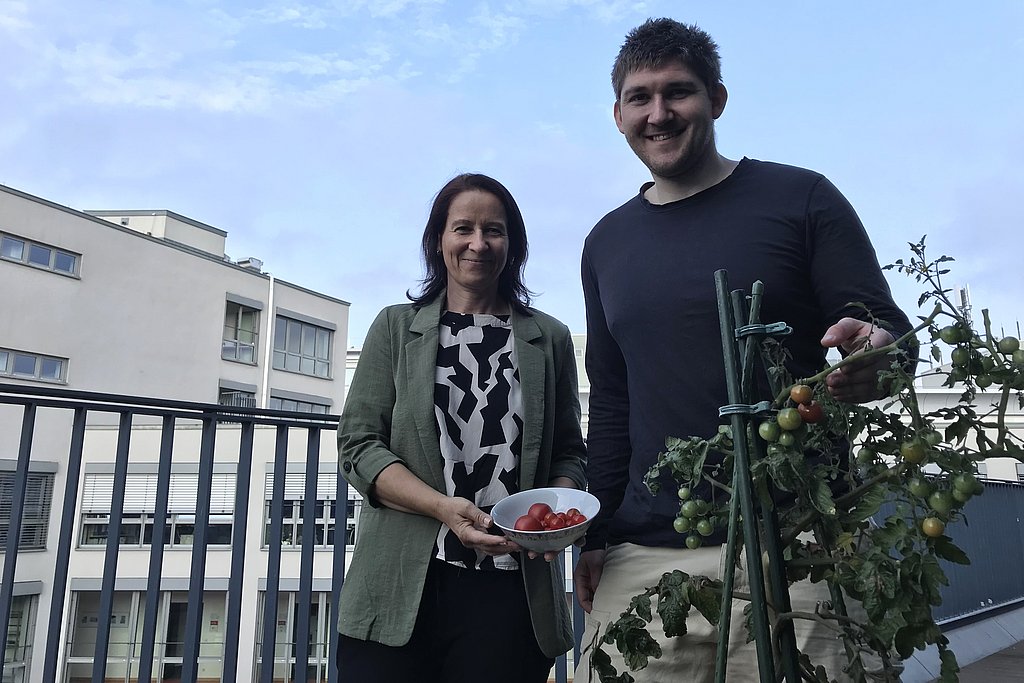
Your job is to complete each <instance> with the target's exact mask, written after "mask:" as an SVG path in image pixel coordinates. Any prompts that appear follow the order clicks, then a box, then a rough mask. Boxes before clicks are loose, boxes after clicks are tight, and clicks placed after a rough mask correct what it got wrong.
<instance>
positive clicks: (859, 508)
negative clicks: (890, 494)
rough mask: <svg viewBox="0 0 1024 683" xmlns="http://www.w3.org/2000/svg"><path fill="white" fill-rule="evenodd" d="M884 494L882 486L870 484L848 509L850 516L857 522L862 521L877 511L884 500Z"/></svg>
mask: <svg viewBox="0 0 1024 683" xmlns="http://www.w3.org/2000/svg"><path fill="white" fill-rule="evenodd" d="M885 495H886V494H885V487H884V486H881V485H876V486H872V487H871V488H869V489H868V490H867V491H865V492H864V493H863V495H861V497H860V498H858V499H857V503H856V505H854V507H853V509H852V510H850V516H851V517H853V519H855V520H856V521H858V522H863V521H864V520H866V519H867V518H868V517H871V516H873V515H874V514H875V513H876V512H878V510H879V508H881V507H882V504H883V503H884V502H885Z"/></svg>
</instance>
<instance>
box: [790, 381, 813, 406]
mask: <svg viewBox="0 0 1024 683" xmlns="http://www.w3.org/2000/svg"><path fill="white" fill-rule="evenodd" d="M813 396H814V389H812V388H811V387H809V386H807V385H806V384H794V385H793V388H792V389H790V390H789V400H791V401H792V402H793V403H796V404H797V405H799V404H801V403H810V402H811V398H812V397H813Z"/></svg>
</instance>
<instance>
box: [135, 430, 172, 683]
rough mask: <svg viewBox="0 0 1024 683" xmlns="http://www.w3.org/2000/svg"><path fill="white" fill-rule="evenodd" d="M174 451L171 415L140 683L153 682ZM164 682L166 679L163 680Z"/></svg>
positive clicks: (160, 471)
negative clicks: (165, 527) (157, 619)
mask: <svg viewBox="0 0 1024 683" xmlns="http://www.w3.org/2000/svg"><path fill="white" fill-rule="evenodd" d="M173 449H174V418H173V417H172V416H170V415H167V416H165V417H164V419H163V423H162V425H161V429H160V462H159V464H158V465H157V479H156V481H157V486H156V505H155V507H156V510H154V511H153V543H152V545H151V546H150V549H149V579H148V580H147V582H146V585H147V586H148V587H149V590H148V591H146V613H145V616H144V617H143V623H142V652H141V653H140V654H139V683H150V681H152V680H153V655H154V654H155V649H156V618H157V611H158V610H159V606H160V593H161V591H160V578H161V575H162V572H161V569H162V567H163V559H164V542H165V541H166V539H165V538H164V536H165V534H166V530H165V529H164V526H165V525H166V523H167V499H168V497H169V489H170V483H171V454H172V452H173ZM161 678H162V677H161Z"/></svg>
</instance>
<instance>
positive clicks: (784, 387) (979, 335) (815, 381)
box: [591, 238, 1024, 683]
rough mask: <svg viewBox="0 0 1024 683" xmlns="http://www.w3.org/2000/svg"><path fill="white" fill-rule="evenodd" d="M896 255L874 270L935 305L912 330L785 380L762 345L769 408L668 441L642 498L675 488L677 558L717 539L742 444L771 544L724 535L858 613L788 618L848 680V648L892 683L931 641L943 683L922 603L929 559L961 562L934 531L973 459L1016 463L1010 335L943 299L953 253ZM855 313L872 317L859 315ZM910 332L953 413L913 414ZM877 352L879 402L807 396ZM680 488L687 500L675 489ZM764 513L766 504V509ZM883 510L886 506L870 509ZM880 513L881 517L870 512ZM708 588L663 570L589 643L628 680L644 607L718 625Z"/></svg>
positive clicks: (949, 673) (955, 510)
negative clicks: (826, 636) (666, 486)
mask: <svg viewBox="0 0 1024 683" xmlns="http://www.w3.org/2000/svg"><path fill="white" fill-rule="evenodd" d="M910 246H911V251H912V257H911V258H909V259H907V260H906V261H904V260H902V259H901V260H898V261H896V262H895V263H894V264H892V265H891V266H889V267H888V269H894V270H896V271H898V272H901V273H905V274H907V275H909V276H910V277H913V278H915V279H916V280H917V281H918V282H922V283H924V285H925V286H926V287H927V290H926V291H925V292H924V294H923V295H922V296H921V298H920V300H919V301H920V304H921V305H924V304H925V303H931V304H932V305H933V308H932V311H931V313H930V314H929V315H927V316H922V317H921V318H920V321H921V322H920V324H919V325H917V326H916V328H915V329H914V330H913V331H912V332H911V333H909V334H908V335H904V337H902V338H901V339H898V340H895V341H894V342H893V343H892V344H889V345H887V346H884V347H879V348H867V347H865V348H864V349H862V350H861V351H859V352H857V353H854V354H851V355H850V356H848V357H846V358H844V359H843V360H841V361H838V362H837V363H835V364H834V365H832V366H831V367H828V368H825V369H824V370H822V371H821V372H819V373H817V374H815V375H813V376H810V377H802V378H796V379H795V380H794V379H793V378H791V377H789V376H788V372H787V366H786V361H787V354H786V352H785V348H784V344H783V343H780V342H775V341H774V340H770V339H769V340H766V341H764V342H762V343H761V349H760V350H761V355H762V358H763V359H764V361H765V365H766V366H768V367H767V369H768V376H769V381H770V382H771V383H772V385H773V386H772V391H773V392H774V401H772V402H771V410H769V411H767V412H764V413H761V414H759V415H756V416H755V417H754V418H752V419H753V420H754V421H755V422H756V423H757V426H756V429H755V428H750V429H749V430H748V432H747V433H745V434H733V432H732V428H731V427H729V426H724V425H723V426H722V427H720V428H719V430H718V432H717V433H716V434H714V435H712V436H710V437H699V436H689V437H685V438H679V437H674V436H670V437H668V438H667V439H666V449H665V451H664V452H663V453H661V454H660V456H659V458H658V461H657V462H656V463H655V465H654V466H653V467H652V468H651V469H650V471H649V472H648V474H647V476H646V477H645V483H646V485H647V487H648V488H649V489H650V490H651V492H652V493H654V494H657V493H658V491H659V488H660V486H661V485H662V482H663V481H664V476H663V475H664V474H665V473H666V472H667V473H668V474H670V475H671V477H672V478H673V479H674V480H675V481H676V482H677V483H678V486H679V487H680V488H679V491H680V508H679V514H678V516H677V517H676V518H675V519H674V521H673V522H672V524H673V527H674V528H675V530H676V531H677V532H679V533H680V534H686V537H685V539H684V541H683V542H684V544H685V546H686V547H687V548H697V547H700V545H701V543H702V535H705V536H707V535H710V534H713V533H714V531H715V530H716V529H724V528H725V527H726V526H727V524H726V522H727V521H728V520H729V519H730V515H733V514H735V513H734V512H732V511H730V508H729V507H728V506H729V500H730V498H731V494H732V493H733V489H732V488H731V487H732V486H734V485H735V482H734V481H733V476H732V474H733V471H734V463H735V462H737V461H738V458H737V455H736V453H737V450H736V448H737V443H744V444H745V445H746V447H747V451H748V452H750V453H753V454H755V456H756V457H752V458H751V460H750V463H749V468H748V469H749V472H750V476H751V478H752V484H751V490H752V492H753V495H754V496H755V497H758V498H760V499H761V502H762V504H765V505H767V504H766V503H765V502H764V500H763V497H764V496H765V495H768V494H766V491H767V490H768V489H769V486H768V485H769V484H770V485H771V487H774V489H775V490H776V491H777V492H779V494H780V499H781V500H782V501H783V502H782V503H781V504H778V505H777V506H776V507H775V509H776V511H777V514H778V530H777V532H776V535H775V536H772V537H768V535H767V531H766V527H765V526H764V525H761V524H759V521H758V520H753V521H751V520H748V519H746V518H744V519H742V520H738V523H737V527H740V526H742V525H743V524H748V523H753V524H755V525H757V530H758V533H759V535H760V536H761V541H762V547H766V546H765V545H764V544H765V543H769V544H777V546H776V547H779V548H781V549H782V551H783V555H782V557H783V558H784V560H783V562H784V564H785V567H784V571H785V574H784V575H785V576H786V577H788V578H789V580H791V581H795V580H805V579H808V578H809V579H811V580H815V581H827V582H828V584H829V586H830V587H831V588H833V589H834V590H835V591H837V592H838V593H839V594H841V595H843V596H845V597H846V598H848V599H850V600H854V601H857V602H859V603H860V604H861V606H862V607H863V610H864V612H865V614H866V616H864V617H862V618H860V617H858V618H853V617H851V616H848V615H845V614H842V613H839V612H836V611H833V610H834V608H822V609H819V611H818V612H817V613H815V614H814V615H810V616H809V617H808V616H807V615H803V616H800V615H790V616H789V618H792V619H796V618H814V619H816V620H818V621H822V622H826V623H829V624H830V625H831V627H832V628H833V629H834V630H835V631H836V633H837V637H838V638H839V640H841V641H842V645H843V647H844V648H845V650H846V652H847V654H848V656H849V663H848V665H846V666H844V669H845V670H846V672H845V675H848V676H850V677H851V678H854V679H855V680H859V679H865V678H867V677H868V676H867V672H866V670H865V664H864V661H863V660H862V658H861V653H862V652H871V653H873V654H874V655H876V656H877V658H878V660H879V661H880V662H881V667H882V668H881V670H880V671H878V672H873V673H872V678H875V677H876V676H875V674H877V676H878V678H879V680H886V681H896V680H899V670H900V669H899V665H898V661H899V659H901V658H902V659H906V658H908V657H909V656H911V654H913V652H914V650H918V649H920V650H923V649H925V648H926V647H928V646H929V645H934V646H935V647H936V648H937V649H938V655H939V662H940V667H939V679H940V680H941V681H942V682H943V683H950V682H952V681H956V680H957V672H958V671H959V668H958V666H957V663H956V657H955V655H954V654H953V653H952V651H951V650H950V649H949V647H948V645H949V641H948V640H947V639H946V638H945V636H943V635H942V632H941V629H939V627H938V625H937V624H936V623H935V621H934V620H933V618H932V606H933V605H936V604H938V602H939V601H940V600H941V595H940V592H939V591H940V588H941V587H942V586H943V585H945V584H946V583H947V581H948V580H947V578H946V576H945V573H944V571H943V569H942V565H941V564H940V560H941V561H943V562H953V563H961V564H964V563H967V562H968V561H969V560H968V558H967V556H966V555H965V554H964V552H963V551H962V550H960V549H959V548H957V547H956V545H955V544H954V543H953V541H952V539H950V538H949V537H948V536H945V531H946V528H947V527H948V526H949V525H950V524H953V523H956V522H957V521H958V520H960V519H961V517H962V516H963V515H964V510H965V508H967V507H968V506H969V505H970V503H971V498H972V497H973V496H976V495H978V494H980V493H981V492H982V489H983V486H982V484H981V482H979V481H978V478H977V471H976V463H977V461H979V460H984V459H985V458H986V457H990V456H993V455H998V456H1000V457H1012V458H1016V459H1018V460H1020V461H1022V462H1024V440H1022V439H1021V437H1020V436H1018V435H1015V434H1014V433H1013V432H1012V431H1011V430H1010V429H1009V427H1008V426H1007V420H1006V414H1007V408H1006V406H1007V405H1008V403H1009V401H1010V399H1011V398H1012V397H1014V396H1016V400H1017V401H1018V404H1019V405H1021V406H1022V407H1024V348H1021V346H1020V341H1019V340H1017V339H1016V338H1013V337H1007V336H1003V337H1001V338H1000V337H996V336H995V335H993V333H992V325H991V322H990V320H989V317H988V311H986V310H984V309H982V310H981V313H982V321H981V323H980V325H977V326H976V325H975V324H974V322H973V321H972V320H971V319H970V318H969V317H967V315H966V314H965V312H964V310H962V309H961V308H960V307H959V306H958V305H957V304H956V302H954V301H952V300H950V298H949V293H950V291H951V290H950V289H949V288H948V287H947V286H945V285H944V283H943V281H942V277H943V275H945V274H946V273H947V272H948V265H947V264H948V262H949V261H951V260H952V259H950V258H949V257H946V256H941V257H939V258H937V259H929V258H927V257H926V254H925V245H924V239H923V238H922V239H921V241H920V242H918V243H915V244H911V245H910ZM865 315H866V316H867V318H866V319H868V320H874V319H873V318H871V317H870V311H866V312H865ZM918 334H920V335H922V336H924V335H927V336H928V337H930V339H928V341H930V342H931V343H932V349H931V353H932V357H933V358H934V360H935V361H936V362H937V363H941V362H942V358H943V351H942V349H941V347H940V345H941V344H946V345H949V346H951V347H952V350H951V351H950V352H949V356H948V357H950V358H951V360H952V362H951V363H950V364H949V365H948V366H940V368H939V369H937V370H931V371H930V372H933V373H936V374H939V375H940V376H944V378H945V379H944V382H945V385H946V386H948V387H957V388H958V389H962V391H963V394H962V395H961V398H960V401H959V402H957V403H956V404H955V405H945V406H942V407H941V408H937V409H935V410H933V411H931V412H926V411H925V410H924V409H923V408H922V405H921V403H920V402H919V401H918V395H917V392H916V389H915V381H914V379H915V378H914V375H913V364H912V363H911V362H908V359H907V356H906V351H907V348H908V347H910V346H912V345H913V344H915V342H917V341H918V338H917V335H918ZM875 356H885V357H886V358H885V360H886V362H885V363H884V366H885V367H887V368H889V369H883V370H881V371H880V375H879V380H880V385H884V386H887V387H888V392H889V393H888V396H887V397H886V398H885V399H884V400H883V401H880V402H876V403H873V404H868V405H851V404H842V403H837V402H835V401H833V400H832V399H831V398H830V396H829V394H828V392H827V391H825V390H821V391H817V392H816V391H815V389H816V388H818V389H820V388H821V387H820V383H821V382H823V380H824V379H825V377H827V376H828V375H829V374H830V373H831V372H833V371H835V370H836V369H838V368H839V367H841V366H843V365H846V364H849V363H851V362H855V361H856V360H857V359H858V358H859V359H867V358H871V357H875ZM918 369H919V370H920V369H921V368H920V367H919V368H918ZM986 389H991V391H992V392H993V393H994V394H995V400H993V401H992V402H991V405H992V407H991V409H988V410H986V409H984V408H982V407H979V405H980V404H981V402H979V401H976V400H975V399H976V397H977V395H978V393H979V392H981V391H984V390H986ZM755 400H756V399H755ZM793 405H795V406H796V407H793ZM811 406H817V407H818V409H819V410H820V411H821V414H820V416H817V415H811V418H812V419H808V411H809V410H811ZM800 408H803V411H801V410H800ZM776 411H777V412H776ZM801 412H803V413H804V414H803V415H801ZM815 412H816V411H815ZM772 414H774V418H772V417H771V415H772ZM814 418H817V419H814ZM808 454H826V456H827V457H807V456H808ZM851 462H853V463H855V466H850V464H851ZM925 462H930V463H934V464H935V465H936V466H937V469H936V472H937V473H936V474H934V475H925V474H924V473H923V472H922V471H921V465H922V464H924V463H925ZM684 487H685V488H686V489H687V493H688V495H687V496H686V497H683V496H682V495H681V493H682V489H683V488H684ZM774 503H775V500H774V499H772V500H770V501H769V503H768V504H774ZM883 504H888V505H887V507H885V508H883ZM883 509H886V510H889V511H888V512H886V513H884V514H883V513H881V512H880V511H881V510H883ZM732 520H733V521H737V518H736V517H732ZM809 536H810V537H812V538H813V540H810V539H809V538H808V537H809ZM766 554H767V553H766ZM758 559H761V558H758ZM748 561H749V558H748ZM771 564H772V565H775V562H772V563H771ZM763 566H764V565H763ZM925 567H927V569H924V568H925ZM722 591H723V586H722V583H721V582H720V581H717V580H712V579H709V578H707V577H701V576H690V575H688V574H686V573H685V572H683V571H681V570H676V571H674V572H669V573H666V574H665V575H663V577H662V580H661V581H660V582H659V583H658V585H657V586H652V587H650V588H648V589H647V590H646V591H645V593H643V594H642V595H640V596H637V597H636V598H634V599H633V601H632V602H631V603H630V607H629V609H628V610H627V611H626V612H624V613H622V615H621V616H620V617H619V619H618V620H617V621H613V622H612V623H610V624H608V625H607V627H606V630H605V632H604V634H603V635H601V636H600V637H599V638H598V639H597V640H596V641H595V643H594V646H596V647H597V648H598V649H600V648H601V647H603V646H609V645H614V646H616V647H618V649H619V650H620V651H622V652H623V653H624V655H625V656H626V661H627V662H628V663H629V666H630V668H631V669H632V670H634V671H635V670H639V669H642V668H643V666H645V664H646V662H647V661H648V659H649V657H651V656H656V652H655V650H654V649H653V648H651V647H650V646H649V645H647V643H648V642H654V641H648V640H647V639H645V636H646V635H647V634H646V625H647V624H648V623H650V622H651V621H652V619H653V617H652V612H653V609H652V608H651V604H652V602H651V601H652V600H657V601H658V602H657V605H658V612H659V613H663V612H665V611H669V612H671V613H672V614H673V615H675V616H674V621H673V624H674V626H673V628H674V629H675V630H676V632H685V631H686V628H685V619H686V618H687V617H688V614H689V613H690V612H691V608H697V610H698V612H699V613H700V616H701V617H702V618H705V619H707V620H708V621H710V622H711V623H717V620H718V619H719V618H720V616H721V614H720V610H721V592H722ZM733 599H734V600H737V599H750V595H749V594H747V595H745V596H744V595H740V594H736V593H734V594H733ZM748 628H749V624H748ZM750 637H751V638H754V637H755V634H754V633H751V635H750ZM648 638H649V636H648ZM591 661H592V664H591V665H592V666H593V667H594V668H595V670H596V672H597V674H598V678H599V680H600V681H602V682H606V683H608V682H612V681H615V682H616V683H628V682H630V681H633V680H634V679H633V678H632V677H631V676H630V675H629V674H628V673H624V672H623V673H622V674H619V673H618V672H617V671H616V670H615V668H614V667H613V666H612V665H611V664H610V660H608V659H607V658H601V659H600V660H599V658H597V657H594V658H593V659H592V660H591ZM799 666H800V675H801V676H802V677H803V678H804V679H805V680H813V681H825V680H831V679H832V678H833V677H836V676H839V675H840V672H825V673H821V672H820V671H816V670H815V667H814V663H813V662H808V661H806V658H801V660H800V664H799Z"/></svg>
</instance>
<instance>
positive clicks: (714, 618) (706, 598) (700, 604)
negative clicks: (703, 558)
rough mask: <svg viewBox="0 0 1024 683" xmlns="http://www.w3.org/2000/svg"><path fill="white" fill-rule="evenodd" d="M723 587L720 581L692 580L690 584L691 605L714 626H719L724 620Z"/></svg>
mask: <svg viewBox="0 0 1024 683" xmlns="http://www.w3.org/2000/svg"><path fill="white" fill-rule="evenodd" d="M721 587H722V583H721V582H720V581H707V580H701V581H698V580H695V579H691V580H690V582H689V597H690V603H691V604H692V605H693V606H694V607H696V608H697V611H698V612H700V613H701V615H702V616H703V617H704V618H705V619H707V621H708V623H709V624H711V625H712V626H717V625H718V622H719V621H720V620H721V618H722V596H721ZM716 588H717V589H718V590H715V589H716Z"/></svg>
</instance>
